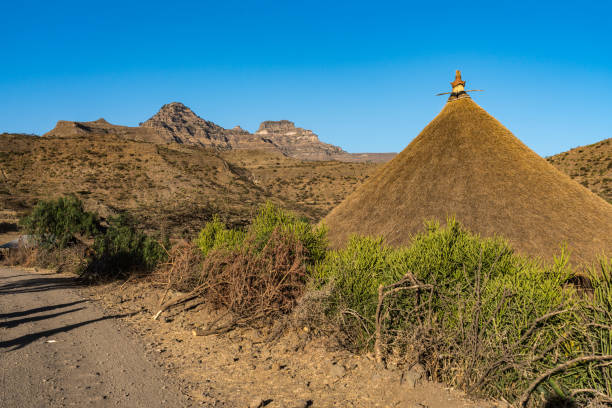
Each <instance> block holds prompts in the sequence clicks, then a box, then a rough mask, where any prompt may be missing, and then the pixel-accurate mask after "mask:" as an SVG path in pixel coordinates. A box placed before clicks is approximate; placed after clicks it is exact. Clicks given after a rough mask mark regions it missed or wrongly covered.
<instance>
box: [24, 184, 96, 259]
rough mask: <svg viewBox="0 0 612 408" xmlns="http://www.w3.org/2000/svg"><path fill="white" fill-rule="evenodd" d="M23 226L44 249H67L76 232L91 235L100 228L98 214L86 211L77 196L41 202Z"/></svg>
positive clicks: (25, 219)
mask: <svg viewBox="0 0 612 408" xmlns="http://www.w3.org/2000/svg"><path fill="white" fill-rule="evenodd" d="M21 225H22V226H23V228H24V230H25V231H26V233H27V234H30V235H33V236H34V237H35V238H36V240H37V241H38V243H39V245H40V246H42V247H44V248H64V247H66V246H68V245H70V244H72V243H74V242H75V239H76V235H84V236H88V237H91V236H93V235H94V234H96V233H98V232H99V231H100V224H99V222H98V217H97V215H96V214H94V213H91V212H87V211H85V210H84V208H83V202H82V201H81V200H80V199H79V198H77V197H76V196H74V195H69V196H66V197H60V198H58V199H57V200H41V201H39V202H38V203H37V204H36V206H35V207H34V209H33V210H32V212H31V213H30V214H29V215H28V216H26V217H25V218H23V219H22V220H21Z"/></svg>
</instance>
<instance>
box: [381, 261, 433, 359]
mask: <svg viewBox="0 0 612 408" xmlns="http://www.w3.org/2000/svg"><path fill="white" fill-rule="evenodd" d="M406 282H410V283H411V284H412V285H410V286H402V285H403V284H405V283H406ZM431 288H433V286H432V285H426V284H422V283H419V282H418V281H417V280H416V278H415V277H414V275H413V274H412V273H411V272H407V273H406V274H405V275H404V277H403V278H402V279H400V280H399V281H397V282H395V283H392V284H390V285H387V286H383V285H382V284H381V285H380V286H379V287H378V304H377V305H376V334H375V336H376V337H375V340H374V355H375V357H376V363H378V364H381V365H382V364H383V356H382V320H383V318H382V305H383V301H384V299H385V298H386V297H387V296H389V295H392V294H394V293H398V292H400V291H403V290H415V289H431Z"/></svg>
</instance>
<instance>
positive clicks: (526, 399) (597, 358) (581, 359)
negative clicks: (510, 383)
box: [518, 355, 612, 407]
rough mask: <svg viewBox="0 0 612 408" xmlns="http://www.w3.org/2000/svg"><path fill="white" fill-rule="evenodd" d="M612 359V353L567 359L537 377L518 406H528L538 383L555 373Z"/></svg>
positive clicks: (519, 400)
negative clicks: (583, 364)
mask: <svg viewBox="0 0 612 408" xmlns="http://www.w3.org/2000/svg"><path fill="white" fill-rule="evenodd" d="M611 360H612V355H603V356H582V357H578V358H574V359H572V360H570V361H567V362H565V363H563V364H560V365H558V366H556V367H554V368H551V369H550V370H548V371H546V372H544V373H543V374H542V375H540V376H539V377H538V378H536V379H535V380H534V381H533V382H532V383H531V384H530V385H529V387H528V388H527V389H526V390H525V392H523V394H522V395H521V397H520V398H519V399H518V406H519V407H526V406H527V403H528V402H529V397H530V396H531V393H532V392H533V391H534V390H535V389H536V387H537V386H538V385H540V383H541V382H542V381H544V380H546V379H547V378H549V377H551V376H552V375H555V374H557V373H559V372H561V371H564V370H567V369H568V368H570V367H573V366H575V365H578V364H582V363H590V362H593V361H611Z"/></svg>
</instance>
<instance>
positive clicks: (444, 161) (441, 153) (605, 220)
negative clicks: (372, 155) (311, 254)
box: [323, 97, 612, 262]
mask: <svg viewBox="0 0 612 408" xmlns="http://www.w3.org/2000/svg"><path fill="white" fill-rule="evenodd" d="M449 216H455V217H456V218H457V220H459V221H460V222H461V223H463V224H464V225H465V226H466V227H467V228H468V229H470V230H471V231H473V232H476V233H479V234H481V235H483V236H493V235H501V236H503V237H505V238H507V239H508V240H509V241H510V243H511V244H512V245H513V247H514V248H516V249H517V250H518V251H519V252H522V253H524V254H529V255H536V256H543V257H544V258H551V257H552V255H553V254H556V253H558V251H559V248H560V246H561V245H562V244H563V243H566V244H567V246H568V249H570V251H571V252H572V260H573V261H574V262H584V261H588V262H590V261H593V260H594V259H595V257H596V256H597V255H599V254H601V253H603V252H605V253H607V254H608V255H610V254H611V253H612V205H610V204H608V203H607V202H605V201H604V200H602V199H601V198H600V197H598V196H596V195H595V194H593V193H592V192H590V191H589V190H587V189H586V188H584V187H583V186H581V185H580V184H578V183H576V182H575V181H573V180H571V179H570V178H569V177H568V176H567V175H565V174H563V173H561V172H560V171H558V170H557V169H555V168H554V167H553V166H552V165H550V164H548V163H547V162H546V160H544V159H543V158H542V157H540V156H538V155H537V154H536V153H535V152H533V151H532V150H530V149H529V148H528V147H527V146H525V145H524V144H523V143H522V142H521V141H520V140H519V139H517V138H516V137H515V136H514V135H513V134H512V133H511V132H510V131H509V130H508V129H506V128H505V127H504V126H503V125H502V124H501V123H500V122H498V121H497V120H496V119H495V118H494V117H492V116H491V115H489V114H488V113H487V112H486V111H485V110H484V109H482V108H481V107H480V106H478V105H477V104H476V103H475V102H474V101H473V100H472V99H471V98H469V97H464V98H460V99H452V100H449V102H447V103H446V105H445V106H444V109H442V111H441V112H440V113H439V114H438V116H436V117H435V118H434V119H433V120H432V121H431V123H429V125H427V127H425V129H423V131H422V132H421V133H420V134H419V135H418V137H417V138H416V139H414V140H413V141H412V142H411V143H410V144H409V145H408V146H407V147H406V148H405V149H404V150H403V151H402V152H401V153H400V154H398V155H397V156H396V157H395V158H394V159H393V160H391V161H390V162H389V163H387V164H386V165H384V166H383V167H381V168H380V169H379V170H378V171H377V172H376V173H375V174H374V175H373V176H372V177H370V178H369V180H368V181H367V182H366V183H364V184H363V185H362V186H361V187H359V188H358V189H357V190H356V191H354V192H353V193H352V194H351V195H349V196H348V197H347V198H346V199H345V200H344V201H343V202H342V203H341V204H340V205H338V206H337V207H336V208H335V209H334V210H333V211H332V212H331V213H330V214H329V215H328V216H327V217H326V218H325V219H324V221H323V222H324V223H325V224H327V226H328V227H329V238H330V242H331V244H332V246H334V247H339V246H342V245H343V243H344V242H346V240H347V239H348V238H349V236H350V235H351V234H363V235H376V236H383V237H384V238H385V240H386V242H387V243H389V244H391V245H406V244H409V243H410V241H411V238H412V236H413V235H414V234H415V233H417V232H420V231H422V230H423V225H424V221H425V220H431V219H437V220H439V221H441V222H442V223H444V222H445V221H446V219H447V217H449Z"/></svg>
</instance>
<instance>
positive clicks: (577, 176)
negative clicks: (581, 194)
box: [547, 138, 612, 203]
mask: <svg viewBox="0 0 612 408" xmlns="http://www.w3.org/2000/svg"><path fill="white" fill-rule="evenodd" d="M547 160H548V161H549V162H550V163H551V164H552V165H554V166H555V167H557V168H558V169H559V170H561V171H562V172H564V173H567V174H569V176H570V177H571V178H573V179H574V180H576V181H578V182H579V183H580V184H582V185H583V186H585V187H586V188H588V189H589V190H591V191H593V192H594V193H596V194H599V195H600V196H601V197H602V198H603V199H604V200H607V201H608V202H609V203H612V138H610V139H605V140H602V141H601V142H597V143H593V144H591V145H588V146H580V147H576V148H574V149H571V150H569V151H567V152H563V153H559V154H556V155H554V156H551V157H548V158H547Z"/></svg>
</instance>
